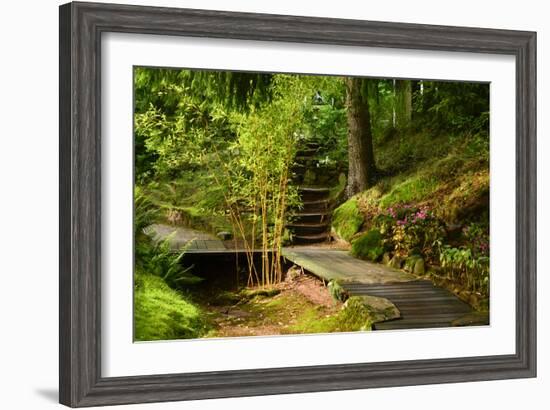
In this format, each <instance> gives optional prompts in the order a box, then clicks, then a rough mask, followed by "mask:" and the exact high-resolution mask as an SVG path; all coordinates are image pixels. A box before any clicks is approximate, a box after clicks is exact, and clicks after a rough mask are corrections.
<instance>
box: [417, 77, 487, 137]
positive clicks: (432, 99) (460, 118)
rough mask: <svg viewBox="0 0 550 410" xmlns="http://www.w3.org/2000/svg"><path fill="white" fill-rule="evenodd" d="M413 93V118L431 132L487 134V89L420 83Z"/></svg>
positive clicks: (430, 82) (474, 86)
mask: <svg viewBox="0 0 550 410" xmlns="http://www.w3.org/2000/svg"><path fill="white" fill-rule="evenodd" d="M422 84H423V86H422V89H417V90H416V92H415V93H414V97H413V100H414V110H415V112H416V118H417V121H418V122H419V123H422V125H423V126H429V127H430V128H432V129H439V130H452V131H454V132H456V131H462V132H464V131H466V132H472V133H477V132H483V133H485V134H488V132H489V115H488V113H489V85H488V84H482V83H464V82H442V81H423V82H422Z"/></svg>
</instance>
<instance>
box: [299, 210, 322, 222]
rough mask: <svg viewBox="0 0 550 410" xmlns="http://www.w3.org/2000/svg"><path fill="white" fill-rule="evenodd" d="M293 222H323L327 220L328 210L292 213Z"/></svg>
mask: <svg viewBox="0 0 550 410" xmlns="http://www.w3.org/2000/svg"><path fill="white" fill-rule="evenodd" d="M292 216H293V218H294V222H295V223H323V222H328V220H329V213H328V212H297V213H294V214H292Z"/></svg>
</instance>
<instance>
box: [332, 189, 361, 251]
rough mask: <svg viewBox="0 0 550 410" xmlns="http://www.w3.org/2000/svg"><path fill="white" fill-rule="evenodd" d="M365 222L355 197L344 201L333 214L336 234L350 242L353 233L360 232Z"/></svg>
mask: <svg viewBox="0 0 550 410" xmlns="http://www.w3.org/2000/svg"><path fill="white" fill-rule="evenodd" d="M363 222H364V218H363V215H362V214H361V211H360V210H359V207H358V202H357V199H355V198H351V199H350V200H348V201H346V202H344V203H343V204H342V205H340V206H339V207H338V208H336V209H335V210H334V212H333V214H332V230H333V231H334V233H335V234H336V235H338V236H339V237H340V238H342V239H344V240H346V241H348V242H349V241H350V240H351V238H352V236H353V235H355V234H356V233H357V232H359V229H361V225H363Z"/></svg>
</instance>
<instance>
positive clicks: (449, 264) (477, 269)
mask: <svg viewBox="0 0 550 410" xmlns="http://www.w3.org/2000/svg"><path fill="white" fill-rule="evenodd" d="M439 258H440V263H441V267H442V268H443V269H444V271H445V272H446V273H447V274H448V275H449V276H450V277H451V278H453V279H461V280H462V281H463V282H465V284H466V285H467V286H468V288H470V289H472V290H473V291H480V292H482V293H485V294H487V293H488V291H489V257H488V256H485V255H479V256H476V255H475V254H474V253H473V252H472V249H471V248H468V247H462V248H452V247H450V246H444V247H443V249H442V250H441V253H440V257H439Z"/></svg>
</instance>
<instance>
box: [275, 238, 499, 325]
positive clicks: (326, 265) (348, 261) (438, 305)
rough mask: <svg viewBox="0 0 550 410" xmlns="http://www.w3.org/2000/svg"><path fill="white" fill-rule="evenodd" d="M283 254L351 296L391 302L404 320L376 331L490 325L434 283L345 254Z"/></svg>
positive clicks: (308, 249) (303, 251)
mask: <svg viewBox="0 0 550 410" xmlns="http://www.w3.org/2000/svg"><path fill="white" fill-rule="evenodd" d="M283 254H284V256H285V258H287V259H288V260H290V261H292V262H294V263H295V264H296V265H298V266H301V267H303V268H304V269H305V270H307V271H309V272H311V273H312V274H314V275H316V276H318V277H320V278H322V279H324V280H327V281H330V280H337V281H338V282H339V284H340V285H341V286H342V288H344V290H345V291H346V292H347V293H348V294H349V296H377V297H382V298H385V299H388V300H389V301H390V302H392V303H393V304H394V305H395V306H396V307H397V308H398V309H399V311H400V313H401V317H400V318H398V319H394V320H391V321H386V322H381V323H376V324H375V325H374V327H373V329H374V330H395V329H419V328H434V327H450V326H458V325H461V326H463V325H487V324H489V323H488V316H487V315H484V314H478V313H476V312H474V311H473V309H472V308H471V307H470V305H468V304H466V303H464V302H462V301H461V300H460V299H459V298H457V297H456V296H455V295H453V294H452V293H451V292H449V291H447V290H445V289H442V288H439V287H436V286H434V285H433V284H432V282H431V281H429V280H419V279H417V278H416V277H415V276H413V275H411V274H409V273H406V272H403V271H401V270H397V269H392V268H390V267H387V266H384V265H380V264H376V263H370V262H366V261H363V260H359V259H356V258H353V257H352V256H350V255H349V254H348V253H347V252H346V251H342V250H333V249H329V248H315V247H294V248H285V249H284V251H283Z"/></svg>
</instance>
